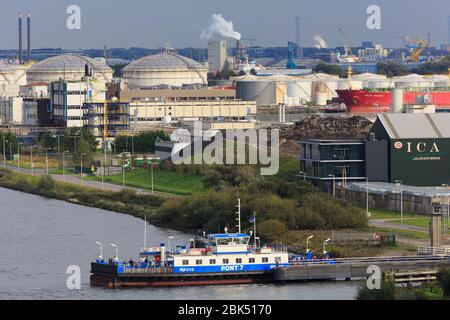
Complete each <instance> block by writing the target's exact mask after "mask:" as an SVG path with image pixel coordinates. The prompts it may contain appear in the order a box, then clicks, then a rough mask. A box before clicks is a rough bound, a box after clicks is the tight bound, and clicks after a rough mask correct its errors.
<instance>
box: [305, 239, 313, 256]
mask: <svg viewBox="0 0 450 320" xmlns="http://www.w3.org/2000/svg"><path fill="white" fill-rule="evenodd" d="M312 238H314V235H310V236H309V237H308V238H306V253H308V252H309V240H311V239H312Z"/></svg>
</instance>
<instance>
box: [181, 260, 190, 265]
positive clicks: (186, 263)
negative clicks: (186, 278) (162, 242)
mask: <svg viewBox="0 0 450 320" xmlns="http://www.w3.org/2000/svg"><path fill="white" fill-rule="evenodd" d="M181 264H182V265H183V266H187V265H188V264H189V260H183V261H181Z"/></svg>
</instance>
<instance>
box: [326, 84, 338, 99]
mask: <svg viewBox="0 0 450 320" xmlns="http://www.w3.org/2000/svg"><path fill="white" fill-rule="evenodd" d="M338 82H339V79H336V80H335V79H331V80H325V81H324V86H325V92H326V94H327V100H331V99H333V98H335V97H337V96H338V95H337V93H336V90H337V88H338Z"/></svg>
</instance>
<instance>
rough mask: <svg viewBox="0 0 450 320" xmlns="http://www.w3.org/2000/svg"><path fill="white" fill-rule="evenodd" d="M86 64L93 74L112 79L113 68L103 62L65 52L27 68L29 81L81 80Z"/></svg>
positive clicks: (104, 79) (103, 78) (104, 78)
mask: <svg viewBox="0 0 450 320" xmlns="http://www.w3.org/2000/svg"><path fill="white" fill-rule="evenodd" d="M86 64H87V65H88V66H89V68H90V69H92V72H93V76H94V77H98V78H100V79H102V80H103V81H106V82H108V81H111V80H112V74H113V72H112V69H111V68H110V67H108V66H107V65H106V64H103V63H102V62H100V61H98V60H95V59H92V58H89V57H85V56H80V55H75V54H63V55H59V56H54V57H50V58H48V59H45V60H42V61H39V62H38V63H36V64H34V65H32V66H31V67H30V68H29V69H28V70H27V83H29V84H30V83H35V82H51V81H56V80H59V79H66V80H74V81H77V80H81V79H82V78H83V77H84V75H85V66H86Z"/></svg>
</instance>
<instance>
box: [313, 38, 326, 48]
mask: <svg viewBox="0 0 450 320" xmlns="http://www.w3.org/2000/svg"><path fill="white" fill-rule="evenodd" d="M314 47H315V48H317V49H326V48H328V45H327V42H326V41H325V40H324V39H323V38H322V37H321V36H319V35H318V34H316V35H315V36H314Z"/></svg>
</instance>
